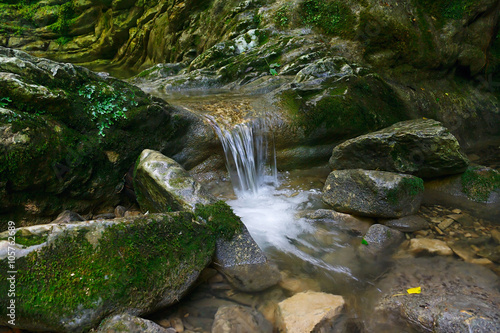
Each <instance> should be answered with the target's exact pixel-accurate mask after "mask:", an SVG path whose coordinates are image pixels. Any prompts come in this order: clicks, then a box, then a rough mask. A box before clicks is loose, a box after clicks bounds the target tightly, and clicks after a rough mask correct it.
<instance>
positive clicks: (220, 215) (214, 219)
mask: <svg viewBox="0 0 500 333" xmlns="http://www.w3.org/2000/svg"><path fill="white" fill-rule="evenodd" d="M195 215H196V216H198V217H199V218H201V219H202V220H203V221H206V223H207V225H208V226H209V228H210V230H211V231H212V233H214V234H215V235H221V236H223V237H224V238H226V239H227V240H230V239H231V238H232V237H233V236H234V234H235V233H236V232H238V231H240V230H241V227H242V223H241V220H240V218H239V217H238V216H237V215H236V214H234V212H233V210H232V209H231V207H229V206H228V205H227V204H226V203H225V202H224V201H217V202H216V203H215V204H212V205H197V206H196V210H195Z"/></svg>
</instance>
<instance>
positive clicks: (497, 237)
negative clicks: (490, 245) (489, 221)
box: [491, 229, 500, 244]
mask: <svg viewBox="0 0 500 333" xmlns="http://www.w3.org/2000/svg"><path fill="white" fill-rule="evenodd" d="M491 238H493V240H494V241H495V243H497V244H500V231H498V230H497V229H492V230H491Z"/></svg>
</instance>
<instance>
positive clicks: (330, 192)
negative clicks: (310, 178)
mask: <svg viewBox="0 0 500 333" xmlns="http://www.w3.org/2000/svg"><path fill="white" fill-rule="evenodd" d="M423 191H424V186H423V181H422V179H420V178H417V177H414V176H410V175H403V174H396V173H392V172H385V171H371V170H361V169H357V170H337V171H333V172H332V173H330V175H329V176H328V178H327V180H326V183H325V186H324V188H323V201H325V202H326V203H327V204H329V205H331V206H332V207H333V208H334V209H335V210H337V211H339V212H343V213H349V214H355V215H362V216H371V217H385V218H395V217H402V216H406V215H412V214H415V213H416V212H417V211H418V209H419V207H420V203H421V201H422V195H423Z"/></svg>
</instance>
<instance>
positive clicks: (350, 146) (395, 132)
mask: <svg viewBox="0 0 500 333" xmlns="http://www.w3.org/2000/svg"><path fill="white" fill-rule="evenodd" d="M468 163H469V161H468V159H467V157H466V156H465V155H464V153H463V152H462V149H461V147H460V144H459V143H458V141H457V140H456V138H455V137H454V136H453V135H452V134H451V133H450V132H449V131H448V130H447V129H446V128H445V127H443V126H442V125H441V123H439V122H437V121H435V120H431V119H420V120H409V121H404V122H399V123H396V124H394V125H392V126H390V127H387V128H384V129H382V130H380V131H377V132H373V133H369V134H365V135H362V136H359V137H356V138H353V139H350V140H347V141H345V142H343V143H342V144H340V145H338V146H336V147H335V148H334V149H333V153H332V157H331V158H330V167H331V168H332V169H357V168H359V169H366V170H380V171H393V172H400V173H408V174H413V175H416V176H418V177H424V178H432V177H439V176H444V175H448V174H457V173H461V172H463V171H464V170H465V169H466V168H467V165H468Z"/></svg>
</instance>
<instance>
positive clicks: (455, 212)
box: [451, 209, 462, 214]
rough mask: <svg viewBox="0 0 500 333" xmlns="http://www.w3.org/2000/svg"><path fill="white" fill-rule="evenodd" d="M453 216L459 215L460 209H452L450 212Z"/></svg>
mask: <svg viewBox="0 0 500 333" xmlns="http://www.w3.org/2000/svg"><path fill="white" fill-rule="evenodd" d="M451 212H452V213H453V214H461V213H462V211H461V210H460V209H454V210H452V211H451Z"/></svg>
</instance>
